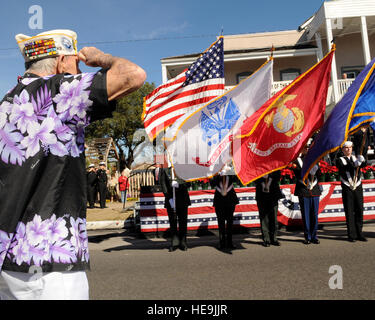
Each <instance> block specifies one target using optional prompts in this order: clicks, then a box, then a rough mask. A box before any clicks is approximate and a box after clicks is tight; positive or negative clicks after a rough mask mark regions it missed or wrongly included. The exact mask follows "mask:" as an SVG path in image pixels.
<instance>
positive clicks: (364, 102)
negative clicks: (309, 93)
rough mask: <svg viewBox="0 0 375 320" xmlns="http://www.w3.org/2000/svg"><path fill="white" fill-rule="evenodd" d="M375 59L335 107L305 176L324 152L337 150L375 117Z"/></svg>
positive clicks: (307, 163) (308, 158)
mask: <svg viewBox="0 0 375 320" xmlns="http://www.w3.org/2000/svg"><path fill="white" fill-rule="evenodd" d="M374 68H375V59H373V60H372V61H371V62H370V63H369V64H368V65H367V66H366V67H365V68H364V69H363V70H362V72H361V73H360V74H359V75H358V77H357V78H356V79H355V80H354V82H353V83H352V85H351V86H350V87H349V89H348V92H347V93H346V94H345V95H344V96H343V98H342V99H341V100H340V101H339V103H338V104H337V105H336V106H335V107H334V109H333V110H332V112H331V114H330V115H329V117H328V119H327V121H326V122H325V123H324V125H323V127H322V128H321V129H320V132H319V134H318V135H317V136H316V138H315V139H314V143H313V144H312V146H311V148H310V149H309V151H308V153H307V154H306V156H305V159H304V161H303V167H302V176H303V179H305V178H306V177H307V175H308V173H309V172H310V170H311V168H312V167H313V166H314V165H315V164H316V163H317V162H318V161H319V160H320V159H321V158H323V157H324V156H325V155H327V154H329V153H331V152H334V151H336V150H337V149H338V148H340V146H341V145H342V144H343V143H344V142H345V141H346V140H347V139H348V136H349V135H351V134H353V133H354V132H356V131H357V130H359V128H360V127H362V126H364V125H368V124H371V126H372V127H373V128H374V129H375V125H374V124H373V123H372V122H373V121H374V119H375V72H374Z"/></svg>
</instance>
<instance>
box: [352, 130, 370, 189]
mask: <svg viewBox="0 0 375 320" xmlns="http://www.w3.org/2000/svg"><path fill="white" fill-rule="evenodd" d="M365 127H366V131H365V132H363V137H362V143H361V148H360V150H359V154H360V155H362V153H363V149H364V147H365V142H366V137H367V130H368V127H369V125H367V126H365ZM359 130H361V129H359ZM358 173H359V166H358V167H357V169H356V171H355V176H354V185H353V188H354V187H355V185H356V184H357V179H358Z"/></svg>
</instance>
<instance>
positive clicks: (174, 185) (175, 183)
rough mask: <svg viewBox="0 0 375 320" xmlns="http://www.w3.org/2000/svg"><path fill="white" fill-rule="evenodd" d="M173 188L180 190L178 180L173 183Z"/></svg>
mask: <svg viewBox="0 0 375 320" xmlns="http://www.w3.org/2000/svg"><path fill="white" fill-rule="evenodd" d="M172 187H173V188H178V187H179V184H178V182H177V181H176V180H173V181H172Z"/></svg>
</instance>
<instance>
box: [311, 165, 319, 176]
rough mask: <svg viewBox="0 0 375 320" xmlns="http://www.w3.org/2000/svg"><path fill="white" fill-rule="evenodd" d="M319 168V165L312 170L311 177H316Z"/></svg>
mask: <svg viewBox="0 0 375 320" xmlns="http://www.w3.org/2000/svg"><path fill="white" fill-rule="evenodd" d="M318 169H319V167H318V166H317V165H315V166H313V167H312V169H311V170H310V174H311V175H315V173H316V172H317V171H318Z"/></svg>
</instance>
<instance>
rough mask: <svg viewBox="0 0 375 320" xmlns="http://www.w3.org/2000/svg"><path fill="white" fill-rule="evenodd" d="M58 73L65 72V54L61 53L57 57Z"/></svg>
mask: <svg viewBox="0 0 375 320" xmlns="http://www.w3.org/2000/svg"><path fill="white" fill-rule="evenodd" d="M56 71H57V72H56V74H59V73H64V72H65V56H64V55H61V56H58V57H57V64H56Z"/></svg>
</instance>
